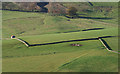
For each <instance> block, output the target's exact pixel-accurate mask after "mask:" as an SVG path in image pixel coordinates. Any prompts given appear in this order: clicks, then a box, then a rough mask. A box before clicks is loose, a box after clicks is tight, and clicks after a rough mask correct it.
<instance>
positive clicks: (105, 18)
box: [65, 15, 113, 20]
mask: <svg viewBox="0 0 120 74" xmlns="http://www.w3.org/2000/svg"><path fill="white" fill-rule="evenodd" d="M65 17H67V18H71V19H76V18H83V19H104V20H109V19H113V18H108V17H87V16H86V17H84V16H77V15H76V16H75V17H69V16H65Z"/></svg>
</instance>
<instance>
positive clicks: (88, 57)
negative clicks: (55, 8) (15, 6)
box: [2, 3, 120, 72]
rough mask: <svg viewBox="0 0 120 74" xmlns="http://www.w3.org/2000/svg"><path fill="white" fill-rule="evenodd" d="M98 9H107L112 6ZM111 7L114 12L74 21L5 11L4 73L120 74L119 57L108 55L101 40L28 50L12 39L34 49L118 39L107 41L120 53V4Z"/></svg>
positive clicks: (28, 48) (46, 14)
mask: <svg viewBox="0 0 120 74" xmlns="http://www.w3.org/2000/svg"><path fill="white" fill-rule="evenodd" d="M75 4H76V3H75ZM63 5H65V6H67V5H68V4H64V3H63ZM73 5H74V3H73ZM94 5H95V6H103V8H104V7H106V6H108V5H109V4H104V3H103V4H102V3H94ZM111 6H113V8H112V10H111V11H112V12H105V9H104V10H103V12H99V11H92V12H90V11H86V12H85V13H84V12H79V11H78V12H77V13H78V15H79V16H80V17H79V18H73V19H72V18H67V17H65V16H51V15H49V14H48V13H36V12H19V11H7V10H2V12H3V19H2V21H3V25H2V30H3V32H2V34H3V40H2V49H3V50H2V57H3V60H2V62H3V63H2V68H3V69H2V70H3V72H118V54H117V53H113V52H109V51H107V50H106V49H105V47H104V46H103V45H102V43H101V42H100V41H99V40H85V41H72V42H62V43H55V44H47V45H40V46H39V45H38V46H31V47H26V46H25V45H24V44H23V43H21V42H19V41H17V40H16V39H10V36H11V35H15V36H16V37H17V38H20V39H23V40H25V41H26V42H28V43H29V44H31V45H34V44H43V43H52V42H60V41H70V40H79V39H88V38H98V37H102V36H116V37H109V38H103V39H104V40H105V41H106V42H107V44H108V45H109V47H110V48H111V49H112V50H114V51H117V52H120V51H119V50H118V24H117V22H118V18H117V16H118V15H117V4H116V3H111ZM76 8H77V6H76ZM96 12H97V13H96ZM95 13H96V14H95ZM105 13H106V15H105ZM82 14H84V15H82ZM98 18H99V19H98ZM108 18H111V19H108ZM71 44H81V45H82V46H72V45H71Z"/></svg>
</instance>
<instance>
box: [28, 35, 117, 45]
mask: <svg viewBox="0 0 120 74" xmlns="http://www.w3.org/2000/svg"><path fill="white" fill-rule="evenodd" d="M109 37H116V36H103V37H99V38H109ZM99 38H88V39H77V40H68V41H59V42H51V43H43V44H31V45H29V47H30V46H41V45H50V44H58V43H66V42H75V41H88V40H98V39H99Z"/></svg>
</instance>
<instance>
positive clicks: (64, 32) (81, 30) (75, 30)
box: [57, 28, 104, 33]
mask: <svg viewBox="0 0 120 74" xmlns="http://www.w3.org/2000/svg"><path fill="white" fill-rule="evenodd" d="M101 29H104V28H91V29H84V30H75V31H67V32H57V33H70V32H80V31H91V30H101Z"/></svg>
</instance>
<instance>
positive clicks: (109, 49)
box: [101, 38, 112, 50]
mask: <svg viewBox="0 0 120 74" xmlns="http://www.w3.org/2000/svg"><path fill="white" fill-rule="evenodd" d="M101 40H102V41H103V43H104V44H105V45H106V47H107V48H108V49H109V50H112V49H111V47H110V46H109V45H108V43H107V42H106V41H105V40H104V39H102V38H101Z"/></svg>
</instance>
